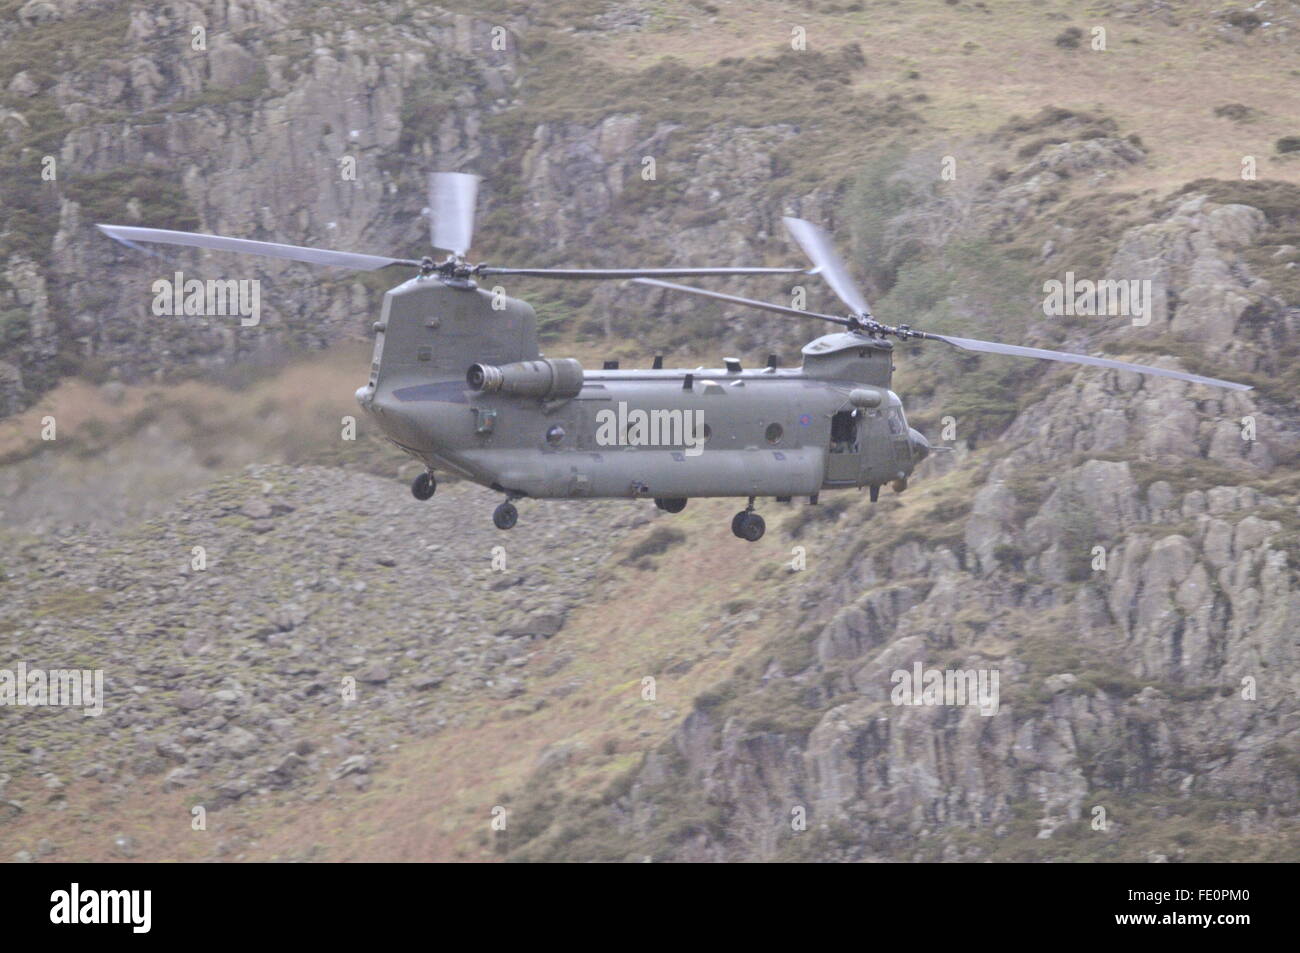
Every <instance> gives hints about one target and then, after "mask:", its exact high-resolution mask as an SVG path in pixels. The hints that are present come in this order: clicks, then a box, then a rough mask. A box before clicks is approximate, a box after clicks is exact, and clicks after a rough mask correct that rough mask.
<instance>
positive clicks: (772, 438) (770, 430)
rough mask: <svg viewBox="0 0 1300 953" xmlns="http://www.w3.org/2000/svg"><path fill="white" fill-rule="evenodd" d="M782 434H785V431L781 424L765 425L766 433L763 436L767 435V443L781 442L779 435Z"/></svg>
mask: <svg viewBox="0 0 1300 953" xmlns="http://www.w3.org/2000/svg"><path fill="white" fill-rule="evenodd" d="M784 434H785V431H784V430H782V429H781V425H780V424H768V425H767V433H766V434H765V436H766V437H767V442H768V443H780V442H781V437H782V436H783V435H784Z"/></svg>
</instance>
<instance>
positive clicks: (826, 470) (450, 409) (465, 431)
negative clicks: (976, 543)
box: [357, 277, 929, 498]
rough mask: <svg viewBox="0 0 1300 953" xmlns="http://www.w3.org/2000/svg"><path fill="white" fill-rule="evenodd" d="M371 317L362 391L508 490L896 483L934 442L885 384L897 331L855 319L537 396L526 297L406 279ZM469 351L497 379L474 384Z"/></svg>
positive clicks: (432, 447)
mask: <svg viewBox="0 0 1300 953" xmlns="http://www.w3.org/2000/svg"><path fill="white" fill-rule="evenodd" d="M375 332H376V341H375V351H374V361H373V363H372V365H371V373H370V380H369V382H368V383H367V384H366V386H364V387H362V388H360V389H359V390H358V391H357V399H358V401H359V402H360V404H361V406H362V407H363V408H364V409H365V410H366V411H367V412H369V413H370V414H371V415H372V416H373V417H374V419H375V420H376V421H377V422H378V424H379V426H380V427H381V428H382V429H383V430H384V432H385V434H386V435H387V436H388V437H389V438H390V439H391V440H393V442H394V443H396V444H397V445H398V446H400V447H402V448H403V449H404V450H406V451H407V452H408V453H410V454H412V455H413V456H414V457H416V458H418V459H419V460H421V461H422V462H423V463H424V464H425V466H426V467H428V468H429V469H430V470H443V471H449V472H453V473H457V474H459V475H461V476H463V477H466V478H468V479H470V480H473V481H475V482H477V483H481V484H483V485H484V486H489V487H493V488H495V489H498V490H502V491H504V492H506V493H509V494H512V495H519V496H531V497H634V496H654V497H660V498H683V497H687V498H688V497H703V496H741V497H748V496H755V497H768V496H773V497H793V496H812V495H815V494H817V493H819V492H820V491H821V490H823V489H826V488H834V487H862V486H879V485H881V484H884V483H889V482H893V481H904V484H902V485H905V481H906V478H907V476H908V475H909V474H910V473H911V472H912V469H913V467H914V466H915V465H916V463H917V462H919V460H920V459H922V458H923V457H924V456H925V454H926V452H927V451H928V449H929V446H928V444H927V443H926V442H925V439H924V438H923V437H921V435H920V434H918V433H916V432H915V431H913V430H910V429H909V428H908V427H907V424H906V421H905V419H904V416H903V409H902V404H901V402H900V401H899V399H898V396H897V395H896V394H894V393H893V391H892V390H890V387H889V385H890V378H891V375H892V370H893V366H892V346H891V345H890V344H889V343H888V342H886V341H882V340H879V339H875V338H871V337H868V336H866V335H863V334H859V333H856V332H843V333H835V334H828V335H825V336H823V337H821V338H818V339H817V340H815V341H813V342H812V343H810V344H809V345H807V346H806V347H804V349H803V364H802V366H801V367H799V368H758V369H747V370H741V369H739V368H738V367H735V366H734V365H733V366H732V367H723V368H694V369H691V368H677V369H662V370H659V369H656V370H599V371H596V370H587V371H585V372H583V373H582V375H581V378H580V380H578V381H577V382H576V383H575V382H574V381H569V382H568V383H567V386H566V387H565V389H563V390H557V391H556V392H555V393H554V394H552V395H546V394H545V393H542V394H541V395H540V396H533V395H531V394H530V395H523V394H519V393H511V392H509V386H510V383H509V382H510V378H509V374H510V373H512V371H511V368H512V367H513V368H515V370H514V371H513V373H516V374H517V375H518V376H520V377H521V378H522V377H523V376H524V375H525V374H531V375H533V377H537V376H541V377H545V376H546V375H547V374H549V366H548V365H549V364H550V363H552V362H540V361H539V358H540V355H539V352H538V349H537V331H536V318H535V316H534V313H533V309H532V308H531V307H530V306H529V305H528V304H526V303H525V302H523V301H520V300H517V299H513V298H509V297H506V296H505V295H504V294H503V293H495V294H494V293H493V291H490V290H486V289H481V288H464V287H456V286H452V285H448V284H444V283H442V282H441V281H439V280H438V279H437V278H434V277H430V278H417V279H412V280H411V281H408V282H406V283H405V284H403V285H400V286H399V287H397V288H394V289H393V290H392V291H390V292H388V294H387V295H386V296H385V299H384V308H383V313H382V316H381V317H380V320H379V321H378V322H376V324H375ZM526 362H530V363H526ZM475 364H480V365H488V366H489V367H492V368H503V369H505V371H506V375H507V384H506V388H505V389H502V390H497V391H489V390H486V389H481V390H476V389H475V388H474V387H472V386H470V385H469V384H468V383H467V382H466V371H467V369H468V368H469V367H470V366H471V365H475ZM529 379H530V380H531V379H532V378H529Z"/></svg>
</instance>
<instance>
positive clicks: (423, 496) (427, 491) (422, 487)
mask: <svg viewBox="0 0 1300 953" xmlns="http://www.w3.org/2000/svg"><path fill="white" fill-rule="evenodd" d="M436 489H438V482H437V481H436V480H435V479H434V478H433V474H432V473H430V472H429V471H428V470H426V471H424V472H423V473H421V474H420V475H419V476H417V477H416V478H415V479H414V480H412V481H411V496H413V497H415V498H416V499H417V500H427V499H428V498H429V497H431V496H433V491H434V490H436Z"/></svg>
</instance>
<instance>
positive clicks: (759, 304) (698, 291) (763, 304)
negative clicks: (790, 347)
mask: <svg viewBox="0 0 1300 953" xmlns="http://www.w3.org/2000/svg"><path fill="white" fill-rule="evenodd" d="M633 284H638V285H653V286H654V287H656V288H667V289H669V290H670V291H685V292H686V293H687V294H693V295H699V296H700V297H701V298H714V299H716V300H718V301H729V302H731V303H732V304H743V305H745V306H747V307H750V308H758V309H760V310H762V311H775V312H776V313H777V314H790V315H794V316H795V317H796V318H820V319H821V320H823V321H834V322H835V323H836V324H851V323H852V322H851V321H849V319H848V318H841V317H838V316H836V315H833V314H818V313H817V312H816V311H800V310H799V309H798V308H787V307H786V306H785V305H783V304H770V303H769V302H767V301H755V300H754V299H753V298H741V297H739V296H737V295H729V294H723V293H722V292H721V291H707V290H705V289H704V288H692V287H690V286H689V285H679V284H675V283H673V282H671V281H656V280H655V279H653V278H634V279H633Z"/></svg>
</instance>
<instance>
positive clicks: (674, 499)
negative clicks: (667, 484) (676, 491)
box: [655, 496, 686, 513]
mask: <svg viewBox="0 0 1300 953" xmlns="http://www.w3.org/2000/svg"><path fill="white" fill-rule="evenodd" d="M655 506H657V507H659V509H661V510H663V511H664V512H665V513H680V512H681V511H682V510H684V509H686V500H685V498H683V497H680V496H669V497H662V496H657V497H655Z"/></svg>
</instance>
